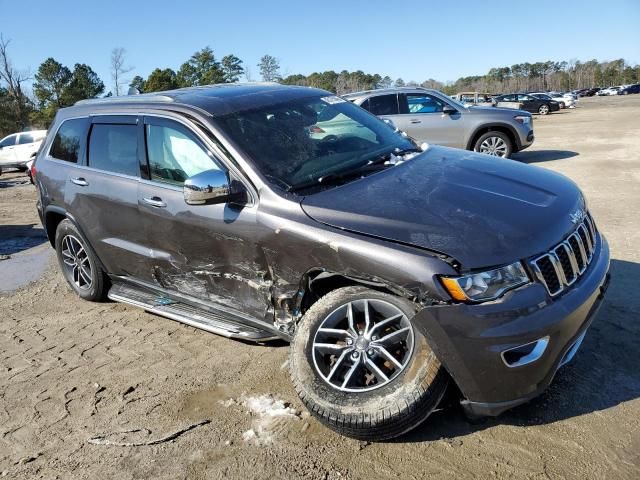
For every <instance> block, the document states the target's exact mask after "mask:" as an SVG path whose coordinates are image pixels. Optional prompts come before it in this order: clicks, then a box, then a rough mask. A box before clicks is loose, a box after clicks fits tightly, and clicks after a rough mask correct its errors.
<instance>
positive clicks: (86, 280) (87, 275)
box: [78, 265, 91, 285]
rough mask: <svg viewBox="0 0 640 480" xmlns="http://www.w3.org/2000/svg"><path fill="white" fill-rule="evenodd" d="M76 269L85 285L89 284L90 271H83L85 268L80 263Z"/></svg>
mask: <svg viewBox="0 0 640 480" xmlns="http://www.w3.org/2000/svg"><path fill="white" fill-rule="evenodd" d="M78 269H79V270H80V275H81V276H82V279H83V280H84V281H85V284H86V285H90V284H91V273H90V272H87V271H85V270H86V269H85V268H84V267H83V266H82V265H80V266H79V267H78Z"/></svg>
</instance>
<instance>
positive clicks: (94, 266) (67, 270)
mask: <svg viewBox="0 0 640 480" xmlns="http://www.w3.org/2000/svg"><path fill="white" fill-rule="evenodd" d="M76 242H77V244H80V246H81V247H82V249H83V251H81V252H80V254H79V255H78V257H76V259H78V258H80V259H82V262H83V268H82V275H81V272H80V268H81V267H80V266H79V265H78V264H76V266H75V267H73V266H71V265H69V264H68V263H65V260H66V261H71V258H70V255H69V252H70V250H69V248H68V246H69V245H76ZM55 247H56V254H57V257H58V264H59V265H60V269H61V270H62V274H63V275H64V278H65V280H66V281H67V283H68V284H69V286H70V287H71V288H72V289H73V291H74V292H76V293H77V294H78V296H79V297H80V298H83V299H84V300H89V301H91V302H99V301H102V300H104V299H105V298H106V296H107V292H108V291H109V280H108V278H107V276H106V275H105V273H104V271H103V270H102V267H101V265H100V262H99V261H98V257H97V256H96V254H95V253H94V252H93V250H92V249H91V246H90V245H89V243H88V242H87V241H86V240H85V238H84V237H83V236H82V234H81V233H80V231H79V230H78V228H77V227H76V226H75V225H74V224H73V222H71V221H70V220H68V219H65V220H62V221H61V222H60V224H59V225H58V228H57V229H56V239H55ZM71 248H73V247H71ZM76 250H77V249H76ZM83 252H84V253H83ZM71 253H72V254H75V251H73V250H71ZM87 265H88V266H89V269H88V270H87V269H86V266H87ZM87 271H88V272H89V273H88V274H87V273H86V272H87ZM74 272H77V278H76V275H75V274H74ZM87 277H88V278H90V280H91V281H90V282H87V281H86V280H85V279H86V278H87ZM83 282H84V285H83Z"/></svg>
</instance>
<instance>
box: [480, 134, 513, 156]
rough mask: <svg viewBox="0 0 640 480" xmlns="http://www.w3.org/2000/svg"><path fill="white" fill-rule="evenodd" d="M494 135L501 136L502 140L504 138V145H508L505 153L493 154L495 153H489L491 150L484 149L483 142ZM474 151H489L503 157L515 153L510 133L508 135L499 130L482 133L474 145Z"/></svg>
mask: <svg viewBox="0 0 640 480" xmlns="http://www.w3.org/2000/svg"><path fill="white" fill-rule="evenodd" d="M492 137H495V138H499V139H500V140H502V142H503V143H504V145H505V147H506V150H505V154H504V155H496V154H493V153H489V152H485V151H483V147H482V144H483V143H484V142H485V141H487V140H490V139H491V138H492ZM473 151H474V152H480V153H488V154H489V155H495V156H497V157H501V158H510V157H511V154H512V153H513V142H512V141H511V139H510V138H509V135H507V134H506V133H503V132H498V131H491V132H487V133H485V134H482V135H480V137H479V138H478V139H477V140H476V143H475V144H474V146H473Z"/></svg>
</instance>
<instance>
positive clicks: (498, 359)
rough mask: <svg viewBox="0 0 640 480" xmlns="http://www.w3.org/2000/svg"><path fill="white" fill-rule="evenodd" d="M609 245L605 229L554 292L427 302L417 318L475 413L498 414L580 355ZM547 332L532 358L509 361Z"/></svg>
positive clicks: (603, 284)
mask: <svg viewBox="0 0 640 480" xmlns="http://www.w3.org/2000/svg"><path fill="white" fill-rule="evenodd" d="M608 270H609V247H608V244H607V242H606V240H605V238H604V236H602V235H600V237H599V241H598V245H597V247H596V251H595V252H594V259H593V260H592V262H591V264H590V265H589V269H588V270H587V271H586V272H585V273H584V274H583V276H582V277H581V278H580V280H578V282H577V283H575V284H574V285H573V286H572V287H571V289H569V290H567V291H566V293H564V294H562V295H561V296H560V297H559V298H557V299H553V300H552V299H551V298H550V297H549V296H548V294H547V292H546V290H545V289H544V287H543V286H542V285H541V284H538V283H532V284H530V285H527V286H525V287H522V288H519V289H516V290H513V291H511V292H508V293H507V294H506V295H505V296H504V297H503V298H502V299H500V300H499V301H494V302H487V303H483V304H478V305H465V304H456V305H446V306H435V307H430V308H426V309H424V310H422V311H420V312H419V313H418V314H417V315H416V317H415V318H414V322H415V325H416V327H417V328H419V329H420V330H421V331H422V332H423V333H424V334H425V335H426V337H427V338H428V340H429V342H430V345H431V346H432V348H433V349H434V351H435V352H436V355H437V356H438V358H439V359H440V361H441V362H442V364H443V365H444V366H445V368H447V370H448V372H449V373H450V374H451V376H452V377H453V379H454V381H455V382H456V384H457V385H458V387H459V388H460V391H461V392H462V394H463V396H464V397H465V400H464V401H463V406H464V408H465V409H466V410H467V412H469V413H470V414H472V415H474V416H485V415H498V414H500V413H502V412H503V411H505V410H507V409H509V408H512V407H514V406H516V405H519V404H521V403H525V402H527V401H529V400H531V399H532V398H534V397H536V396H537V395H539V394H541V393H542V392H543V391H544V390H545V389H546V388H547V387H548V386H549V385H550V384H551V382H552V381H553V377H554V375H555V373H556V372H557V370H558V369H559V368H560V367H561V366H562V365H563V364H564V363H566V362H567V361H569V360H570V359H571V358H572V357H573V355H574V354H575V352H576V350H577V348H578V347H579V342H580V341H581V339H582V338H583V335H584V334H585V332H586V330H587V329H588V327H589V325H590V324H591V322H592V321H593V318H594V317H595V314H596V312H597V311H598V308H599V307H600V305H601V303H602V299H603V297H604V292H605V291H606V288H607V285H608V279H609V274H608ZM545 338H546V339H548V343H547V345H546V349H544V351H543V353H542V354H541V355H540V356H539V358H537V359H536V360H535V361H533V362H531V363H528V364H524V365H521V366H516V367H514V366H508V365H507V364H506V363H505V361H504V360H503V357H502V353H503V352H504V351H506V350H509V349H511V348H514V347H517V346H520V345H524V344H528V343H531V342H535V341H538V340H540V339H545Z"/></svg>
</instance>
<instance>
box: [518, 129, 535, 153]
mask: <svg viewBox="0 0 640 480" xmlns="http://www.w3.org/2000/svg"><path fill="white" fill-rule="evenodd" d="M534 140H535V136H534V135H533V127H526V128H522V129H520V130H519V131H518V138H517V145H516V148H517V151H518V152H519V151H521V150H524V149H525V148H529V147H530V146H531V145H533V141H534Z"/></svg>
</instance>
